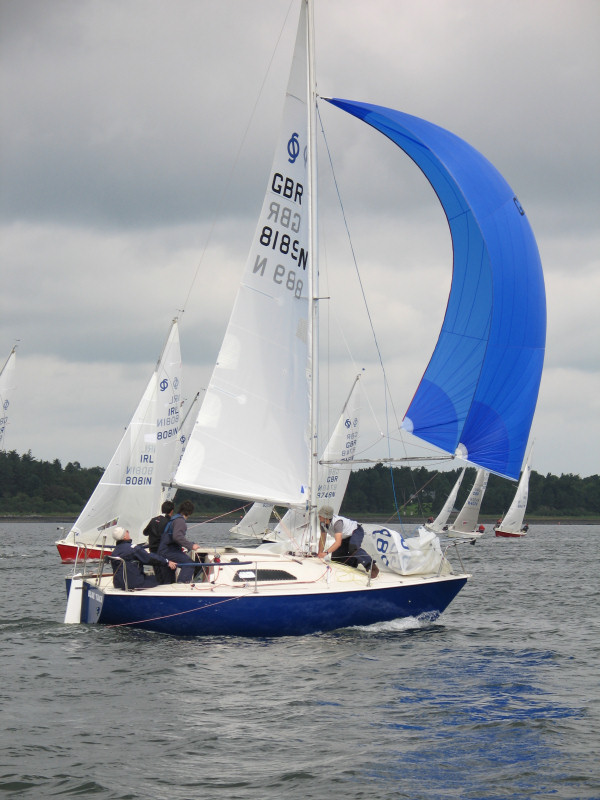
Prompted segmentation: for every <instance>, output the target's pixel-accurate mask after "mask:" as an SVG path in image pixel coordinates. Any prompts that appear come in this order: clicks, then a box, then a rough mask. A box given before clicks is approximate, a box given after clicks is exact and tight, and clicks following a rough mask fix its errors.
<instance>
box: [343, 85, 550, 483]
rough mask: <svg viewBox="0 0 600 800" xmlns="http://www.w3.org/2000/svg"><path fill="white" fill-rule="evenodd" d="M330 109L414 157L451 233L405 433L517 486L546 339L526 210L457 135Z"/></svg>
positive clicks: (390, 116)
mask: <svg viewBox="0 0 600 800" xmlns="http://www.w3.org/2000/svg"><path fill="white" fill-rule="evenodd" d="M329 102H330V103H332V104H333V105H336V106H338V107H339V108H341V109H343V110H344V111H347V112H348V113H349V114H352V115H354V116H355V117H358V118H359V119H362V120H363V121H364V122H367V123H368V124H369V125H371V126H372V127H374V128H376V129H377V130H379V131H381V132H382V133H383V134H384V135H385V136H387V137H388V138H390V139H391V140H392V141H393V142H395V143H396V144H397V145H398V146H399V147H400V148H402V150H404V151H405V153H407V155H409V156H410V158H411V159H412V160H413V161H414V162H415V163H416V164H417V165H418V166H419V167H420V168H421V170H422V171H423V173H424V174H425V176H426V178H427V179H428V181H429V182H430V183H431V185H432V187H433V188H434V190H435V192H436V194H437V196H438V198H439V200H440V202H441V204H442V206H443V208H444V211H445V213H446V217H447V219H448V224H449V226H450V233H451V236H452V247H453V254H454V262H453V273H452V286H451V289H450V296H449V298H448V306H447V309H446V315H445V317H444V322H443V325H442V330H441V333H440V337H439V339H438V342H437V344H436V347H435V350H434V352H433V355H432V357H431V360H430V362H429V364H428V366H427V369H426V370H425V374H424V375H423V378H422V379H421V383H420V384H419V386H418V388H417V391H416V393H415V396H414V398H413V400H412V402H411V404H410V406H409V408H408V410H407V412H406V416H405V419H404V423H403V426H404V427H405V428H406V429H407V430H409V431H411V432H412V433H414V434H415V436H418V437H419V438H421V439H423V440H424V441H427V442H429V443H431V444H433V445H436V446H437V447H439V448H441V449H442V450H445V451H446V452H449V453H455V452H456V453H458V454H459V455H461V456H462V457H463V458H465V459H467V460H468V461H470V462H471V463H474V464H477V465H478V466H480V467H483V468H484V469H486V470H490V471H491V472H495V473H497V474H499V475H504V476H506V477H508V478H513V479H515V480H516V479H518V477H519V473H520V470H521V465H522V463H523V458H524V455H525V449H526V447H527V439H528V436H529V430H530V428H531V422H532V419H533V413H534V411H535V405H536V402H537V396H538V390H539V385H540V380H541V374H542V366H543V361H544V348H545V340H546V295H545V290H544V278H543V274H542V265H541V262H540V257H539V253H538V249H537V245H536V241H535V238H534V235H533V232H532V230H531V227H530V225H529V222H528V220H527V217H526V216H525V213H524V211H523V208H522V207H521V205H520V203H519V201H518V200H517V198H516V196H515V194H514V192H513V191H512V189H511V188H510V186H509V185H508V183H507V182H506V181H505V180H504V178H503V177H502V175H500V173H499V172H498V170H497V169H496V168H495V167H494V166H493V165H492V164H490V162H489V161H488V160H487V159H485V158H484V157H483V156H482V155H481V153H479V152H477V150H475V149H474V148H473V147H471V146H470V145H469V144H467V142H465V141H464V140H462V139H460V138H459V137H457V136H455V135H454V134H453V133H450V132H449V131H447V130H444V129H443V128H440V127H438V126H437V125H433V124H432V123H430V122H426V121H425V120H423V119H419V118H418V117H412V116H410V115H408V114H403V113H402V112H400V111H394V110H393V109H389V108H384V107H382V106H374V105H370V104H368V103H356V102H353V101H350V100H340V99H337V98H333V99H330V100H329Z"/></svg>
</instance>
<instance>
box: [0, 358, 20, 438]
mask: <svg viewBox="0 0 600 800" xmlns="http://www.w3.org/2000/svg"><path fill="white" fill-rule="evenodd" d="M16 365H17V347H16V345H15V346H14V347H13V349H12V350H11V351H10V355H9V356H8V358H7V359H6V361H5V363H4V366H3V367H2V371H1V372H0V450H4V447H5V445H4V438H5V435H6V429H7V427H8V424H9V419H10V404H11V403H12V400H13V395H14V392H15V387H16Z"/></svg>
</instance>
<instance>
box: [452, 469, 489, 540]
mask: <svg viewBox="0 0 600 800" xmlns="http://www.w3.org/2000/svg"><path fill="white" fill-rule="evenodd" d="M488 477H489V472H487V470H485V469H478V470H477V475H476V476H475V483H474V484H473V488H472V489H471V491H470V492H469V496H468V497H467V501H466V503H465V504H464V506H463V507H462V508H461V510H460V511H459V513H458V516H457V517H456V519H455V520H454V522H453V523H452V530H453V531H459V532H460V533H472V532H473V531H474V530H475V528H476V527H477V520H478V519H479V510H480V509H481V503H482V501H483V495H484V493H485V490H486V487H487V482H488Z"/></svg>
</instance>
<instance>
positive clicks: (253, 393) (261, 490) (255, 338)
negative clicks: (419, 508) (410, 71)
mask: <svg viewBox="0 0 600 800" xmlns="http://www.w3.org/2000/svg"><path fill="white" fill-rule="evenodd" d="M305 13H306V12H305V8H304V3H303V4H302V10H301V14H302V15H304V14H305ZM305 29H306V25H305V23H304V19H303V18H301V21H300V26H299V31H298V37H297V40H296V47H295V51H294V59H293V64H292V71H291V74H290V80H289V83H288V89H287V94H286V99H285V105H284V111H283V124H282V129H281V133H280V137H279V140H278V145H277V147H276V151H275V157H274V160H273V165H272V169H271V174H270V178H269V183H268V187H267V192H266V196H265V199H264V203H263V206H262V210H261V214H260V217H259V223H258V227H257V229H256V233H255V235H254V239H253V242H252V247H251V249H250V254H249V256H248V260H247V262H246V267H245V270H244V273H243V277H242V282H241V286H240V288H239V290H238V295H237V298H236V301H235V304H234V308H233V311H232V314H231V317H230V320H229V324H228V327H227V331H226V333H225V338H224V340H223V344H222V346H221V350H220V353H219V357H218V359H217V363H216V366H215V368H214V371H213V374H212V377H211V380H210V384H209V386H208V389H207V392H206V396H205V398H204V402H203V403H202V406H201V409H200V412H199V414H198V419H197V420H196V425H195V427H194V430H193V432H192V436H191V439H190V441H189V443H188V445H187V448H186V450H185V453H184V455H183V458H182V461H181V464H180V466H179V469H178V470H177V474H176V483H177V485H178V486H181V487H186V488H189V489H193V490H197V491H202V492H209V493H212V494H220V495H226V496H229V497H239V498H241V499H249V500H258V501H262V502H266V503H271V504H275V505H285V506H292V505H296V506H304V505H305V504H306V502H307V492H308V487H307V483H308V480H309V477H308V476H309V460H310V434H309V417H310V403H311V400H310V385H309V382H310V379H311V374H310V373H311V364H312V358H311V334H310V326H309V318H308V317H309V301H308V296H309V286H308V284H309V280H308V269H309V261H310V247H309V225H308V216H309V214H308V211H309V208H308V205H309V204H308V200H309V190H308V181H307V147H308V132H307V127H308V126H307V66H306V63H307V60H306V42H305V37H306V34H305Z"/></svg>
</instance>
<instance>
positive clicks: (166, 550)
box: [158, 514, 194, 558]
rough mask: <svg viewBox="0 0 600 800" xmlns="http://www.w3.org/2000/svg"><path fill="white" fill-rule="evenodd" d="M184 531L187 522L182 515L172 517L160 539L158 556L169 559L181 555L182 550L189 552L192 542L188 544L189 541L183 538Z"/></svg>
mask: <svg viewBox="0 0 600 800" xmlns="http://www.w3.org/2000/svg"><path fill="white" fill-rule="evenodd" d="M186 531H187V522H186V520H185V517H184V516H183V515H182V514H175V515H174V516H172V517H171V519H170V520H169V522H168V523H167V524H166V526H165V529H164V531H163V533H162V536H161V537H160V545H159V546H158V553H159V555H161V556H165V557H167V558H170V557H171V555H176V554H177V553H181V549H182V548H185V549H186V550H191V549H192V548H193V546H194V542H190V540H189V539H186V538H185V534H186Z"/></svg>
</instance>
